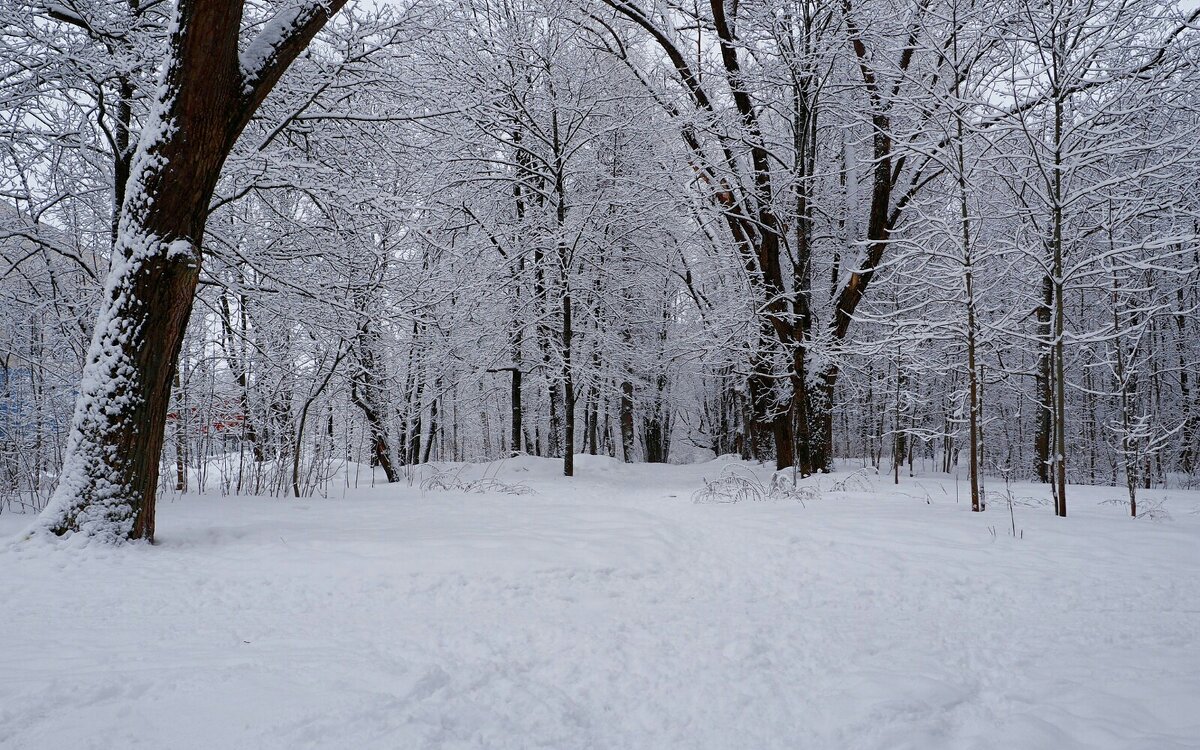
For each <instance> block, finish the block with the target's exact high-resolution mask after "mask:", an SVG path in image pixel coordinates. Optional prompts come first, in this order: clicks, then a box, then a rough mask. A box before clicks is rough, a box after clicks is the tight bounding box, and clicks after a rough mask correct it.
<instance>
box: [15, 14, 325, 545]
mask: <svg viewBox="0 0 1200 750" xmlns="http://www.w3.org/2000/svg"><path fill="white" fill-rule="evenodd" d="M344 3H345V0H330V1H329V2H326V3H325V4H324V5H322V4H319V3H316V2H314V3H312V4H311V5H310V6H305V7H300V8H298V9H295V10H293V11H289V12H284V13H281V14H280V16H278V17H276V18H275V19H273V20H272V22H270V23H268V24H267V25H266V26H265V28H264V29H263V31H262V32H260V36H259V37H258V38H257V39H255V40H254V41H252V42H251V43H250V45H249V46H248V48H247V52H246V53H245V54H244V55H243V56H242V59H239V54H238V34H239V31H240V27H241V18H242V0H179V3H178V5H177V7H176V11H175V13H176V23H175V25H174V31H173V32H172V34H171V37H170V39H169V42H168V52H167V62H166V66H165V68H164V70H163V72H162V77H161V80H160V85H159V87H158V89H157V91H158V92H159V94H158V99H157V100H156V101H155V102H153V106H152V108H151V112H150V115H149V117H148V119H147V121H146V124H145V127H144V128H143V129H142V134H141V137H140V141H139V143H138V148H137V153H136V155H135V156H134V159H133V164H132V169H131V173H130V177H129V181H128V183H127V185H126V194H125V199H124V202H123V203H122V205H121V212H120V218H119V222H118V231H117V235H116V240H115V242H114V245H113V256H112V270H111V271H110V272H109V276H108V280H107V282H106V284H105V289H104V295H103V298H102V302H101V306H100V311H99V314H98V316H97V320H96V326H95V329H94V332H93V335H92V343H91V346H90V348H89V350H88V356H87V361H86V362H85V364H84V371H83V379H82V382H81V384H80V388H79V396H78V398H77V400H76V405H75V416H74V421H73V423H72V429H71V435H70V437H69V439H68V443H67V452H66V455H65V458H64V463H63V471H62V476H61V478H60V480H59V485H58V487H57V488H56V489H55V492H54V495H53V497H52V498H51V500H50V502H49V504H48V505H47V506H46V509H45V511H43V513H42V515H41V517H40V518H39V520H38V523H37V525H36V526H35V527H34V529H33V533H37V532H39V531H48V532H51V533H53V534H57V535H68V534H75V533H79V534H83V535H86V536H88V537H94V538H96V539H99V540H102V541H105V542H114V543H115V542H120V541H123V540H125V539H146V540H153V538H154V501H155V492H156V489H157V485H158V472H159V459H160V456H161V453H162V445H163V433H164V430H165V426H166V416H167V407H168V403H169V401H170V395H171V382H172V380H173V378H174V375H175V370H176V360H177V358H178V356H179V349H180V346H181V344H182V342H183V335H184V331H185V329H186V327H187V321H188V318H189V316H190V315H191V311H192V302H193V299H194V295H195V291H196V284H197V282H198V281H199V277H200V261H201V252H200V247H201V243H202V241H203V238H204V227H205V223H206V221H207V219H208V208H209V204H210V202H211V199H212V194H213V190H214V188H215V187H216V183H217V178H218V177H219V175H220V172H221V167H222V166H223V164H224V162H225V158H226V156H227V155H228V154H229V151H230V149H231V148H232V147H233V144H234V142H235V141H236V140H237V137H238V135H239V134H240V133H241V131H242V129H243V128H244V127H245V125H246V123H247V122H248V121H249V119H250V116H251V115H252V114H253V113H254V111H255V110H256V109H257V107H258V105H259V104H260V103H261V102H262V100H263V98H265V97H266V95H267V93H268V92H269V91H270V89H271V87H272V86H274V84H275V82H276V81H278V80H279V77H280V76H281V75H282V74H283V71H284V70H286V69H287V66H288V65H289V64H290V63H291V61H292V60H294V59H295V57H296V55H297V54H299V52H300V51H301V50H303V49H304V47H306V46H307V45H308V42H309V40H311V38H312V36H313V35H314V34H315V33H316V32H317V31H318V30H319V29H320V28H321V27H322V26H323V25H324V23H325V21H326V19H327V18H328V13H329V12H333V11H336V10H337V9H338V8H340V7H341V5H343V4H344Z"/></svg>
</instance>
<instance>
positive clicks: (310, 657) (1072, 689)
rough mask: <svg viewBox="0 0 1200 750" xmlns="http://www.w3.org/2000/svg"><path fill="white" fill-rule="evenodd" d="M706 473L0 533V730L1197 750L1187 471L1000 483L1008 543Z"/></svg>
mask: <svg viewBox="0 0 1200 750" xmlns="http://www.w3.org/2000/svg"><path fill="white" fill-rule="evenodd" d="M724 463H726V462H715V463H708V464H700V465H694V466H645V465H639V466H628V467H625V466H621V465H619V464H616V463H614V462H612V461H610V460H607V459H596V458H589V457H581V458H580V461H579V468H578V473H579V476H578V477H576V478H575V479H573V480H565V479H562V478H561V477H557V476H556V474H557V472H558V464H557V463H555V462H551V461H545V460H537V459H520V460H514V461H510V462H507V463H505V464H504V465H503V466H502V467H500V468H499V470H498V473H496V476H497V478H498V479H499V480H501V481H503V482H506V483H520V484H522V485H524V486H526V487H529V488H532V489H534V490H536V494H523V495H516V494H505V493H503V492H497V491H493V492H490V493H487V494H468V493H464V492H458V491H446V490H438V491H433V490H430V491H422V489H421V487H420V482H416V483H414V484H413V485H411V486H401V487H377V488H370V489H357V490H350V491H347V492H343V491H341V490H337V491H334V492H333V493H332V494H331V497H330V498H329V499H305V500H277V499H276V500H268V499H247V498H228V499H219V498H215V497H185V498H181V499H177V500H175V501H173V502H166V501H164V502H163V503H162V504H161V505H160V508H159V514H158V538H159V541H160V544H159V545H157V546H155V547H147V546H144V545H133V546H127V547H124V548H120V549H102V548H95V547H89V548H87V549H83V550H78V549H55V548H51V547H50V546H48V545H46V544H44V543H41V542H33V543H15V544H14V543H11V542H9V541H4V542H0V747H3V748H22V749H24V748H30V749H34V748H37V749H42V748H72V749H75V748H137V747H145V748H173V749H176V748H205V749H206V750H210V749H211V748H288V749H289V750H290V749H294V748H355V749H358V748H406V749H407V748H490V749H494V748H537V747H544V748H556V749H558V748H564V749H565V748H630V749H655V750H657V749H660V748H689V749H693V748H722V749H726V748H728V749H730V750H733V749H742V748H747V749H760V748H789V749H791V748H919V749H921V750H929V749H930V748H956V749H957V748H964V749H966V748H1005V749H1006V750H1007V749H1010V748H1047V749H1051V748H1053V749H1054V750H1069V749H1070V748H1088V749H1095V748H1145V749H1146V750H1167V749H1169V748H1200V514H1197V512H1196V511H1197V508H1198V507H1200V493H1187V492H1178V491H1177V492H1164V491H1148V492H1146V493H1145V498H1144V499H1145V500H1147V501H1151V500H1154V501H1164V502H1163V503H1162V508H1163V509H1164V510H1166V511H1167V512H1168V513H1169V514H1170V518H1161V519H1160V520H1151V519H1148V518H1143V519H1138V520H1132V519H1129V518H1126V517H1124V516H1123V515H1122V513H1123V512H1124V511H1123V508H1121V507H1119V506H1116V505H1111V504H1102V503H1101V501H1103V500H1107V499H1119V498H1121V497H1122V491H1121V490H1118V489H1115V488H1082V487H1075V488H1072V490H1073V491H1072V497H1071V506H1070V511H1071V513H1072V516H1071V517H1070V518H1068V519H1066V520H1062V519H1056V518H1054V517H1053V516H1052V515H1051V511H1050V510H1049V508H1048V507H1046V506H1041V505H1037V506H1035V505H1029V504H1026V503H1028V501H1027V500H1025V499H1024V498H1030V497H1035V496H1037V497H1044V496H1045V489H1044V488H1036V487H1032V486H1028V485H1025V486H1017V487H1015V488H1014V493H1015V495H1016V496H1017V499H1018V501H1019V503H1021V504H1019V505H1018V506H1017V507H1016V508H1015V517H1016V526H1017V528H1018V533H1019V534H1021V533H1023V538H1021V537H1020V536H1018V537H1017V538H1014V537H1013V535H1012V532H1011V524H1010V519H1009V515H1008V509H1007V507H1001V506H1000V504H998V503H996V502H994V501H993V507H992V508H991V509H989V511H988V512H987V513H984V514H981V515H976V514H972V513H970V512H969V511H968V509H967V505H966V504H965V498H964V501H963V502H958V501H956V494H961V495H965V492H966V488H965V484H960V485H957V486H956V484H955V483H954V481H953V480H950V479H947V478H944V477H941V478H938V477H924V478H918V479H902V483H901V485H900V486H899V487H898V488H897V487H893V486H892V485H891V484H890V481H889V478H888V477H875V476H871V477H869V478H868V480H867V481H865V482H861V481H858V480H857V479H855V480H853V481H850V482H847V483H846V485H847V486H846V487H835V486H834V480H835V479H836V477H833V478H830V477H825V478H821V479H819V480H818V481H816V482H814V483H813V484H816V485H819V486H820V487H821V491H820V492H819V493H818V494H816V495H815V496H812V497H809V498H808V499H807V500H806V501H805V502H804V503H803V504H802V503H800V502H798V501H795V500H782V501H765V502H742V503H737V504H695V503H693V502H692V493H693V491H694V490H696V489H697V488H698V487H699V486H700V482H701V478H702V477H705V476H707V477H709V478H712V477H714V476H716V475H717V474H718V473H719V472H720V470H721V466H722V465H723V464H724ZM749 468H750V467H748V466H747V465H742V466H741V470H748V469H749ZM493 469H495V467H493ZM480 471H481V469H479V468H478V467H470V468H468V469H466V470H465V472H466V473H464V475H463V476H478V475H479V473H480ZM758 471H759V473H760V474H761V475H762V476H763V477H764V478H765V477H766V476H767V474H768V473H767V472H766V471H765V470H763V469H761V467H759V468H758ZM472 472H473V474H472ZM992 489H997V488H996V487H995V486H993V488H992ZM837 490H841V491H837ZM29 520H30V519H29V518H28V517H21V516H13V515H3V516H0V535H2V536H3V537H4V538H5V539H6V540H7V539H11V538H12V537H13V536H15V535H16V534H17V532H18V531H20V529H21V528H22V527H23V526H24V525H25V524H27V523H28V522H29Z"/></svg>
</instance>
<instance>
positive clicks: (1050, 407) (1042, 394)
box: [1033, 276, 1054, 484]
mask: <svg viewBox="0 0 1200 750" xmlns="http://www.w3.org/2000/svg"><path fill="white" fill-rule="evenodd" d="M1053 308H1054V282H1053V281H1051V279H1050V277H1049V276H1046V277H1044V278H1043V279H1042V303H1041V304H1040V305H1038V307H1037V310H1035V314H1036V317H1037V334H1038V361H1037V405H1038V413H1037V428H1036V430H1035V432H1034V435H1033V460H1034V462H1035V464H1036V465H1035V467H1034V468H1035V470H1036V473H1037V478H1038V481H1039V482H1042V483H1043V484H1049V483H1050V444H1051V439H1050V433H1051V428H1052V427H1053V424H1054V390H1053V383H1054V379H1053V377H1052V372H1051V369H1050V363H1051V357H1050V348H1051V344H1050V333H1051V331H1050V313H1051V311H1052V310H1053Z"/></svg>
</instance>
